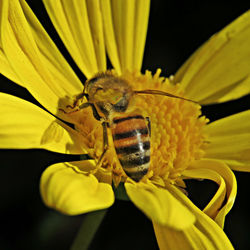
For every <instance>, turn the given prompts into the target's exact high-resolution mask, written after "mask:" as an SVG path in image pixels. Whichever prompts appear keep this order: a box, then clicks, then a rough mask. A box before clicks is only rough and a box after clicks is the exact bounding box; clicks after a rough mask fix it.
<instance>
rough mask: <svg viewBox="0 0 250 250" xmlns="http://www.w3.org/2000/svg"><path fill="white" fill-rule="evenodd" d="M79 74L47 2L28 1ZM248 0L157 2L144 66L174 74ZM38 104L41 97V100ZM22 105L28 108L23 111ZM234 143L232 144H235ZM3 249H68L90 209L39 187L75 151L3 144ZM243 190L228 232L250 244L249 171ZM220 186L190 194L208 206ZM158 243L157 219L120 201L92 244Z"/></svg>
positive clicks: (219, 113) (212, 111)
mask: <svg viewBox="0 0 250 250" xmlns="http://www.w3.org/2000/svg"><path fill="white" fill-rule="evenodd" d="M28 2H29V4H30V6H31V7H32V9H33V10H34V12H35V13H36V15H37V16H38V18H39V20H40V21H41V22H42V24H43V25H44V26H45V28H46V29H47V31H48V32H49V34H50V35H51V36H52V38H53V40H54V41H55V42H56V44H57V45H58V47H59V49H60V50H61V51H62V53H63V54H64V56H65V57H66V58H67V60H68V61H69V63H70V64H71V65H72V67H73V68H74V70H75V71H76V73H77V74H78V76H79V77H80V78H81V80H82V81H84V77H83V75H82V74H81V73H80V71H79V70H78V69H77V67H76V66H75V64H74V63H73V61H72V59H71V58H70V56H69V54H68V53H67V51H66V49H65V48H64V46H63V44H62V42H61V41H60V39H59V38H58V36H57V34H56V32H55V30H54V28H53V27H52V25H51V23H50V21H49V19H48V17H47V14H46V12H45V10H44V8H43V5H42V3H41V2H40V1H32V0H30V1H28ZM248 8H249V4H247V1H232V2H226V1H225V2H223V1H217V2H214V3H211V2H206V1H198V0H197V1H184V0H183V1H167V0H166V1H159V0H156V1H152V4H151V14H150V20H149V23H150V24H149V30H148V38H147V42H146V49H145V56H144V64H143V71H144V70H145V69H149V70H151V71H153V72H154V71H155V70H156V69H157V68H162V71H163V73H162V74H163V75H165V76H168V75H171V74H174V73H175V72H176V70H177V69H178V68H179V67H180V66H181V64H182V63H183V62H184V61H185V60H186V59H187V58H188V57H189V56H190V55H191V54H192V53H193V52H194V51H195V49H197V48H198V47H199V46H200V45H201V44H202V43H203V42H205V41H206V40H207V39H208V38H209V37H210V36H212V35H213V34H214V33H215V32H218V31H219V30H220V29H221V28H223V27H224V26H225V25H227V24H228V23H230V22H231V21H233V20H234V19H235V18H236V17H238V16H239V15H241V14H242V13H244V12H245V11H246V10H247V9H248ZM0 91H3V92H6V93H10V94H13V95H16V96H19V97H22V98H24V99H26V100H29V101H31V102H33V103H36V104H38V103H37V102H36V100H35V99H34V98H33V97H32V96H31V95H30V94H29V93H28V92H27V91H26V90H24V89H23V88H21V87H19V86H17V85H16V84H14V83H12V82H11V81H9V80H8V79H6V78H5V77H1V84H0ZM249 103H250V97H249V96H247V97H243V98H241V99H239V100H236V101H231V102H228V103H224V104H220V105H216V106H209V107H204V108H203V112H204V114H205V115H207V116H208V117H209V118H210V120H211V121H213V120H216V119H219V118H222V117H225V116H227V115H230V114H233V113H237V112H240V111H243V110H246V109H249ZM38 105H39V104H38ZM20 112H21V110H20ZM232 146H233V145H232ZM0 157H1V167H0V170H1V175H0V192H1V193H0V199H1V205H0V228H1V234H0V249H27V250H29V249H37V250H40V249H48V250H50V249H60V250H63V249H69V247H70V245H71V243H72V241H73V239H74V236H75V234H76V232H77V230H78V228H79V226H80V224H81V221H82V219H83V218H84V215H80V216H74V217H68V216H65V215H61V214H59V213H57V212H56V211H53V210H51V209H49V208H47V207H45V206H44V204H43V203H42V201H41V198H40V194H39V179H40V176H41V173H42V172H43V170H44V169H45V168H46V167H47V166H49V165H51V164H53V163H56V162H61V161H66V160H67V161H69V160H75V159H77V158H76V157H75V156H74V157H73V156H65V155H61V154H56V153H51V152H47V151H45V150H1V152H0ZM235 174H236V177H237V180H238V195H237V199H236V202H235V205H234V207H233V209H232V211H231V212H230V214H229V215H228V216H227V218H226V224H225V232H226V234H227V235H228V237H229V239H230V240H231V242H232V243H233V245H234V246H235V248H236V249H248V247H249V244H250V239H249V224H250V216H249V211H250V205H249V203H248V197H249V185H248V184H249V181H248V179H249V177H250V175H249V174H248V173H235ZM215 191H216V185H215V184H213V183H211V182H209V181H203V182H200V181H189V182H188V192H189V197H190V198H191V199H192V200H193V201H194V202H195V203H196V204H198V205H199V206H200V207H201V208H202V207H204V206H205V204H206V203H207V202H208V200H209V199H210V198H211V197H212V195H213V193H214V192H215ZM128 248H129V249H157V248H158V247H157V243H156V240H155V236H154V232H153V229H152V226H151V222H150V221H149V220H148V219H147V218H146V217H145V216H144V215H143V214H142V213H141V212H140V211H139V210H137V209H136V208H135V207H134V205H133V204H132V203H130V202H126V201H116V202H115V204H114V205H113V206H112V207H111V208H110V209H109V211H108V214H107V216H106V218H105V219H104V221H103V224H102V226H101V227H100V229H99V230H98V232H97V235H96V238H95V240H94V242H93V243H92V244H91V246H90V249H109V250H112V249H128Z"/></svg>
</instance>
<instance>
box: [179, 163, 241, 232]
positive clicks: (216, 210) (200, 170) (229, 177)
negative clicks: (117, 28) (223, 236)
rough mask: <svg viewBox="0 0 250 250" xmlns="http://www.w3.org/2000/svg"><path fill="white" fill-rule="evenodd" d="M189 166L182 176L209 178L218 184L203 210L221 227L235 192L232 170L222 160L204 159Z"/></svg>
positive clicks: (235, 185)
mask: <svg viewBox="0 0 250 250" xmlns="http://www.w3.org/2000/svg"><path fill="white" fill-rule="evenodd" d="M190 168H191V169H190V170H186V171H184V172H183V175H184V176H186V177H189V178H201V179H209V180H212V181H214V182H216V183H217V184H218V185H219V188H218V190H217V192H216V194H215V195H214V197H213V198H212V199H211V201H210V202H209V203H208V204H207V206H206V207H205V208H204V210H203V212H204V213H206V214H207V215H208V216H210V217H211V218H212V219H214V220H215V221H216V222H217V224H218V225H219V226H220V227H222V228H223V227H224V221H225V216H226V215H227V214H228V213H229V211H230V210H231V208H232V206H233V204H234V201H235V197H236V192H237V183H236V179H235V176H234V174H233V172H232V171H231V170H230V168H229V167H228V166H227V165H226V164H224V163H222V162H219V161H215V160H205V159H204V160H200V161H195V162H194V163H193V164H191V166H190ZM192 168H193V169H192Z"/></svg>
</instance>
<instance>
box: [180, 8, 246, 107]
mask: <svg viewBox="0 0 250 250" xmlns="http://www.w3.org/2000/svg"><path fill="white" fill-rule="evenodd" d="M249 40H250V11H248V12H246V13H245V14H243V15H242V16H240V17H239V18H238V19H236V20H235V21H234V22H232V23H231V24H230V25H228V26H227V27H225V28H224V29H223V30H222V31H220V32H219V33H217V34H215V35H214V36H212V37H211V39H210V40H208V41H207V42H206V43H205V44H204V45H203V46H202V47H201V48H199V49H198V50H197V51H196V52H195V53H194V55H192V56H191V58H190V59H189V60H187V62H186V63H185V64H184V65H183V66H182V67H181V68H180V70H179V71H178V72H177V73H176V76H175V81H176V82H181V85H182V87H183V88H184V89H185V92H186V96H187V97H188V98H190V99H193V100H196V101H199V102H200V103H201V104H209V103H216V102H225V101H229V100H232V99H236V98H239V97H241V96H243V95H246V94H249V93H250V76H249V64H250V46H249Z"/></svg>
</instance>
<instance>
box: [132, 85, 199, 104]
mask: <svg viewBox="0 0 250 250" xmlns="http://www.w3.org/2000/svg"><path fill="white" fill-rule="evenodd" d="M134 93H135V94H138V95H140V94H145V95H163V96H168V97H173V98H178V99H182V100H185V101H189V102H193V103H196V104H198V102H196V101H193V100H190V99H187V98H184V97H181V96H177V95H173V94H170V93H167V92H164V91H160V90H154V89H145V90H135V91H134Z"/></svg>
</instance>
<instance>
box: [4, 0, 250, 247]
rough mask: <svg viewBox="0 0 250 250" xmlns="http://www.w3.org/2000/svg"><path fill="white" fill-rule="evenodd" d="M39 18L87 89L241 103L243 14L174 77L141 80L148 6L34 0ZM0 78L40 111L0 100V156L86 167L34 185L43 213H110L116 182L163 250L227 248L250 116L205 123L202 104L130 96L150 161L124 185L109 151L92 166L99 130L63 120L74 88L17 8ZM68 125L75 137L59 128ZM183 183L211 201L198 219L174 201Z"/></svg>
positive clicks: (25, 11)
mask: <svg viewBox="0 0 250 250" xmlns="http://www.w3.org/2000/svg"><path fill="white" fill-rule="evenodd" d="M44 4H45V7H46V9H47V11H48V14H49V16H50V18H51V20H52V22H53V24H54V26H55V28H56V30H57V32H58V33H59V35H60V37H61V39H62V40H63V42H64V44H65V46H66V47H67V49H68V51H69V52H70V54H71V56H72V58H73V59H74V60H75V62H76V63H77V65H78V67H79V68H80V69H81V71H82V72H83V73H84V74H85V76H86V78H91V77H93V76H94V75H95V74H96V73H98V72H104V71H106V70H107V66H106V64H107V63H106V52H107V54H108V56H109V59H110V61H111V63H112V65H113V67H114V70H113V71H112V74H113V75H114V76H117V77H120V78H122V79H125V80H126V81H128V82H129V83H130V84H131V86H132V88H133V89H136V90H143V89H155V90H161V91H166V92H168V93H171V94H174V95H178V96H183V97H185V98H189V99H191V100H194V101H197V102H198V103H199V104H201V105H203V104H211V103H219V102H225V101H228V100H232V99H236V98H239V97H241V96H243V95H246V94H248V93H249V92H250V87H249V86H250V84H249V63H250V47H249V40H250V12H249V11H248V12H247V13H245V14H244V15H242V16H241V17H239V18H238V19H237V20H236V21H234V22H233V23H232V24H230V25H229V26H227V27H226V28H225V29H223V30H222V31H221V32H219V33H218V34H216V35H215V36H213V37H212V38H211V39H210V40H209V41H208V42H206V43H205V44H204V45H203V46H202V47H201V48H199V49H198V50H197V51H196V52H195V53H194V54H193V55H192V56H191V57H190V59H189V60H188V61H187V62H186V63H185V64H184V65H183V66H182V67H181V68H180V70H179V71H178V72H177V73H176V75H175V76H174V77H171V78H170V79H168V78H163V77H160V70H158V71H157V72H156V73H155V74H154V75H152V74H151V73H150V72H146V73H145V74H142V73H140V69H141V64H142V58H143V51H144V44H145V38H146V31H147V23H148V15H149V6H150V2H149V1H148V0H138V1H109V0H103V1H98V0H94V1H91V0H87V1H80V0H79V1H78V0H74V1H67V0H65V1H53V0H44ZM0 11H1V21H0V22H1V23H0V24H1V26H0V28H1V36H0V39H1V40H0V47H1V50H0V65H1V73H2V74H3V75H5V76H6V77H8V78H9V79H11V80H12V81H14V82H16V83H17V84H19V85H21V86H23V87H25V88H27V89H28V91H29V92H30V93H31V94H32V95H33V96H34V97H35V98H36V99H37V100H38V101H39V102H40V104H41V105H42V106H43V107H45V108H46V109H47V110H48V111H49V112H47V111H45V110H43V109H41V108H39V107H37V106H35V105H33V104H31V103H29V102H27V101H24V100H22V99H19V98H17V97H14V96H11V95H7V94H4V93H1V94H0V105H1V107H2V108H1V119H2V121H1V125H0V132H1V139H0V147H1V148H21V149H28V148H43V149H47V150H51V151H55V152H60V153H67V154H85V153H88V154H89V155H90V156H91V157H92V158H93V160H85V161H79V162H65V163H57V164H54V165H52V166H50V167H49V168H47V169H46V170H45V172H44V173H43V175H42V178H41V194H42V198H43V200H44V202H45V203H46V204H47V205H48V206H50V207H53V208H55V209H57V210H59V211H61V212H62V213H66V214H70V215H75V214H80V213H86V212H90V211H94V210H98V209H103V208H107V207H109V206H111V205H112V204H113V202H114V193H113V190H112V183H114V184H115V186H118V185H119V183H120V182H124V183H125V184H124V185H125V188H126V191H127V194H128V196H129V198H130V199H131V201H132V202H133V203H134V204H135V205H136V206H137V207H138V208H139V209H141V210H142V211H143V212H144V213H145V214H146V215H147V216H148V217H149V218H150V219H151V220H152V222H153V226H154V229H155V233H156V237H157V241H158V244H159V246H160V248H161V249H176V248H180V249H191V248H192V249H232V246H231V243H230V242H229V240H228V239H227V237H226V236H225V234H224V232H223V230H222V228H223V225H224V219H225V216H226V214H227V213H228V212H229V211H230V209H231V207H232V205H233V203H234V199H235V196H236V180H235V177H234V174H233V172H232V171H231V169H233V170H239V171H249V169H250V164H249V163H250V154H249V153H250V138H249V137H250V133H249V131H250V129H249V128H250V119H249V118H250V112H249V111H245V112H242V113H239V114H236V115H233V116H229V117H226V118H223V119H221V120H218V121H216V122H213V123H208V120H207V119H206V118H205V117H202V116H201V112H200V105H198V104H194V103H192V102H189V101H185V100H181V99H176V98H170V97H165V96H159V95H138V96H137V97H135V98H134V100H133V105H134V106H135V107H137V108H138V110H140V112H141V114H142V115H143V116H144V117H149V118H150V121H151V139H150V140H151V161H150V168H149V171H148V173H147V174H146V175H145V176H144V177H143V178H142V180H141V181H140V182H135V181H133V180H132V179H130V178H128V177H127V175H126V173H125V172H124V170H123V168H122V167H121V165H120V163H119V161H118V158H117V155H116V154H115V150H114V145H113V141H112V136H111V134H110V133H111V131H110V130H108V136H109V142H110V147H109V149H108V152H107V154H106V155H105V157H104V159H103V162H102V165H101V166H100V167H99V168H96V164H97V162H98V159H99V158H100V156H101V154H102V150H103V149H102V146H103V145H102V144H103V142H102V137H103V135H102V126H101V123H100V122H98V121H97V120H96V119H95V118H94V116H93V114H92V111H91V109H90V108H88V109H82V110H80V111H78V112H75V113H67V112H66V113H65V112H62V110H65V111H66V110H67V107H68V106H69V105H72V104H73V102H74V100H75V98H76V96H77V95H79V94H80V93H82V91H83V87H82V83H81V82H80V80H79V79H78V78H77V77H76V75H75V74H74V72H73V70H72V69H71V68H70V67H69V65H68V64H67V62H66V61H65V59H64V58H63V56H62V55H61V54H60V53H59V51H58V49H57V48H56V46H55V45H54V43H53V42H52V40H51V39H50V38H49V36H48V35H47V33H46V32H45V30H44V29H43V27H42V26H41V24H40V23H39V21H38V20H37V18H36V17H35V15H34V14H33V13H32V11H31V9H30V8H29V6H28V5H27V4H26V2H25V1H24V0H20V1H1V2H0ZM62 120H63V121H66V122H70V123H72V124H74V128H72V127H70V126H68V125H67V124H66V123H64V122H62ZM188 178H197V179H209V180H212V181H214V182H216V183H217V184H218V186H219V187H218V190H217V192H216V194H215V195H214V197H213V198H212V200H211V201H210V202H209V204H208V205H207V206H206V207H205V209H204V210H203V211H201V210H200V209H199V208H197V207H196V206H195V205H194V204H193V203H192V202H191V201H190V200H189V199H188V198H187V196H186V195H185V194H184V192H183V191H182V190H183V188H185V183H184V180H185V179H188Z"/></svg>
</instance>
